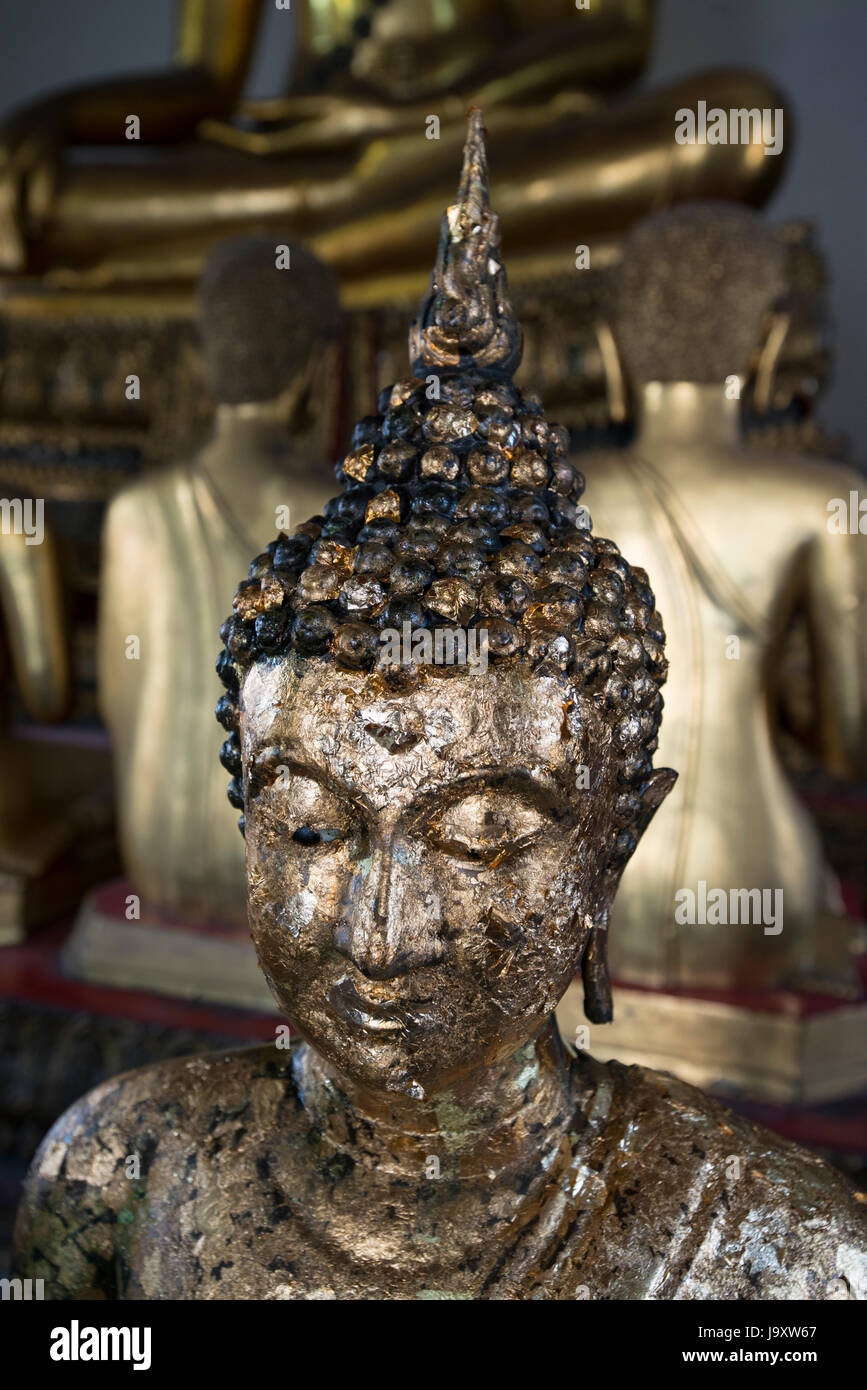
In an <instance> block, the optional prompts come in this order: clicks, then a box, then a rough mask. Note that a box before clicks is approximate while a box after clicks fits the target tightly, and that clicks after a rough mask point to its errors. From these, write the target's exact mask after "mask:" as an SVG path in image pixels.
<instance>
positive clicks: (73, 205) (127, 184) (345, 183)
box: [0, 0, 785, 303]
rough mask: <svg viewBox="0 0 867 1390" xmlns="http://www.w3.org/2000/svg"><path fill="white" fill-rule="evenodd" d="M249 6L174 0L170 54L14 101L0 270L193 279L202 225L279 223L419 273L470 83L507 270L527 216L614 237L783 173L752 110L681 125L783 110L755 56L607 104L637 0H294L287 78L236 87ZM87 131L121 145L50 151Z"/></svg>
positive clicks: (1, 162) (4, 138)
mask: <svg viewBox="0 0 867 1390" xmlns="http://www.w3.org/2000/svg"><path fill="white" fill-rule="evenodd" d="M263 9H264V7H263V4H262V0H184V2H183V3H182V4H181V5H180V7H179V26H178V45H177V64H176V66H175V67H173V68H172V69H170V70H169V71H167V72H164V73H160V74H156V75H143V76H141V77H121V78H118V79H114V80H108V81H104V82H100V83H98V84H92V85H88V86H86V87H82V88H77V89H73V90H70V91H66V92H60V93H56V94H54V95H52V96H51V97H49V98H46V99H43V100H41V101H39V102H37V103H35V104H34V105H31V106H29V107H28V108H27V109H26V110H21V111H18V112H16V113H14V114H13V115H12V116H11V117H9V118H8V119H7V121H6V123H5V125H4V127H3V129H2V132H0V269H2V270H5V271H6V272H10V273H13V274H21V273H35V274H38V275H40V276H43V277H47V279H48V281H49V283H54V284H59V285H67V286H69V285H77V286H79V287H80V286H82V285H91V286H92V287H98V288H104V287H106V286H110V285H112V284H120V283H126V284H129V283H131V282H136V283H140V282H141V281H143V280H144V281H150V282H153V281H160V282H167V281H177V280H179V279H180V280H183V281H185V282H186V281H189V280H190V278H191V277H193V276H194V275H195V274H196V273H197V272H198V271H199V270H200V268H201V264H202V260H203V257H204V256H205V254H206V252H207V250H208V248H209V246H210V245H212V244H213V243H214V242H215V241H217V240H219V239H221V238H224V237H225V236H227V235H229V234H232V233H235V232H237V231H239V230H242V229H250V228H251V227H256V228H259V229H261V228H263V227H264V226H266V225H268V226H272V225H276V224H279V225H280V226H282V227H285V229H286V231H287V232H288V233H289V234H292V235H296V236H303V237H304V238H305V240H307V241H308V242H310V244H311V245H312V246H313V247H314V249H315V250H316V251H317V252H318V253H319V254H320V255H321V256H322V258H323V259H324V260H326V261H327V262H328V263H329V264H331V265H332V266H333V267H334V268H335V269H336V270H337V271H338V273H339V275H340V279H341V283H342V285H343V286H344V289H345V290H349V289H350V287H351V292H352V294H354V297H355V300H356V302H362V301H364V302H368V303H369V302H383V297H384V295H383V286H382V281H383V278H385V279H387V280H388V281H389V283H393V282H394V277H395V275H398V274H400V273H404V272H405V273H407V274H409V275H410V276H412V277H418V283H419V284H420V283H421V279H423V277H424V273H425V266H426V262H427V258H428V256H429V254H430V248H429V246H428V244H427V236H428V235H429V228H430V226H431V217H432V216H434V217H435V216H436V215H437V211H438V209H439V207H440V206H441V205H442V200H443V199H444V198H446V197H447V196H448V195H449V178H450V173H451V170H452V168H453V167H454V162H455V159H456V158H457V157H458V156H459V152H460V148H461V145H462V142H463V120H464V114H465V111H466V107H467V104H468V102H469V100H470V99H478V100H481V101H483V102H484V105H485V110H486V112H487V123H488V129H489V141H490V146H491V150H492V154H493V155H494V157H496V159H497V164H498V167H499V168H500V169H501V170H502V171H503V177H502V185H501V190H502V191H501V198H502V205H503V214H502V215H503V224H504V231H505V236H506V239H507V242H508V245H509V249H510V253H511V257H512V261H513V264H514V265H515V266H516V269H517V270H518V271H519V273H520V269H521V266H522V263H523V262H524V261H528V262H533V261H534V258H536V257H537V253H538V245H539V237H540V233H541V232H543V231H544V239H545V244H546V248H547V249H548V250H551V249H554V248H555V247H556V250H557V254H558V255H561V254H562V253H563V252H564V251H565V249H566V248H567V247H570V246H571V245H572V244H574V241H575V240H576V238H577V239H578V240H580V241H582V242H584V243H588V244H590V245H593V244H604V243H605V242H606V241H608V242H610V241H611V239H612V238H613V240H614V241H617V240H618V239H619V237H620V235H622V233H623V231H624V230H625V229H626V228H627V227H628V226H629V225H630V224H631V223H632V222H633V221H634V220H635V218H636V217H638V216H640V215H641V214H642V213H643V212H649V211H651V210H652V209H653V208H656V207H658V206H660V205H661V204H663V203H669V202H676V201H680V200H682V199H684V198H688V197H693V198H697V197H708V196H722V197H729V198H733V199H739V200H743V201H746V202H750V203H761V202H763V201H764V199H765V198H766V197H767V196H768V194H769V193H770V192H771V191H772V189H773V188H774V187H775V186H776V183H777V180H778V179H779V176H780V174H781V173H782V169H783V165H784V162H785V161H784V159H781V158H767V157H765V155H766V153H767V151H766V150H764V149H763V148H762V145H761V139H760V135H759V133H758V132H757V131H756V130H753V131H752V133H751V134H750V136H749V138H748V139H746V140H745V141H744V143H725V144H721V143H716V144H713V143H703V144H692V145H684V144H679V143H677V141H676V139H675V130H676V113H677V112H678V111H679V110H683V109H684V108H690V109H691V108H695V107H696V106H697V104H698V103H699V102H700V101H705V102H706V103H707V106H708V107H711V108H713V107H721V108H723V109H724V110H726V111H727V110H729V109H730V108H739V109H743V110H744V111H745V112H752V111H756V112H758V111H760V110H764V109H771V110H783V109H784V108H785V102H784V101H783V99H782V98H781V96H780V94H779V93H778V92H777V91H775V90H774V88H773V87H772V86H771V85H770V84H769V83H767V82H766V81H765V80H763V79H762V78H761V77H757V76H755V75H752V74H747V73H740V72H731V71H730V72H716V73H708V74H705V75H704V76H702V77H699V78H695V79H689V80H687V81H682V82H680V83H678V84H676V85H675V86H674V87H672V88H670V89H668V90H667V91H665V92H661V93H658V94H655V95H653V96H651V97H642V98H640V99H637V100H632V101H631V102H629V103H628V104H626V105H624V106H618V107H617V108H616V109H615V108H613V107H611V106H610V105H609V102H608V99H609V97H610V96H611V94H612V93H614V92H616V91H618V90H620V89H622V88H624V87H625V86H626V85H627V84H628V83H629V82H630V81H631V80H632V79H634V78H635V77H637V76H638V74H639V73H640V71H641V69H642V67H643V65H644V63H645V61H646V58H647V54H648V50H649V44H650V39H651V33H652V21H653V14H654V5H653V3H652V0H592V3H591V5H590V7H589V8H588V9H587V10H584V9H578V8H577V7H576V5H575V4H574V0H535V3H534V4H533V5H532V6H528V5H526V4H521V3H519V0H463V3H462V4H460V5H458V6H455V5H446V6H443V5H441V4H439V3H437V0H379V2H377V0H346V3H337V0H328V2H327V3H316V4H314V3H312V0H306V3H305V0H301V3H300V4H299V6H298V26H297V40H298V41H297V44H296V56H295V63H294V71H293V74H292V79H291V86H292V94H291V95H289V96H286V97H283V98H279V99H276V100H271V101H265V102H255V103H249V102H248V103H246V104H245V103H240V95H241V92H242V89H243V87H244V83H245V79H246V76H247V73H248V70H249V68H250V64H251V61H252V58H253V56H254V53H255V51H256V42H257V27H258V25H259V22H260V19H261V17H262V13H263ZM285 18H286V23H287V25H289V24H293V18H294V17H290V15H289V14H288V13H287V14H286V16H285ZM291 32H294V30H293V31H289V30H287V35H286V43H287V52H288V50H289V47H290V33H291ZM421 141H424V145H421V144H420V142H421ZM82 145H83V146H87V145H90V146H93V145H117V146H120V147H126V149H127V150H128V151H129V157H128V158H127V159H121V160H120V161H119V160H118V158H117V157H116V155H115V157H112V158H110V159H106V160H104V161H102V162H100V161H99V160H94V159H92V158H89V159H88V161H87V163H85V164H82V163H80V162H79V163H76V162H75V161H73V160H71V159H70V158H69V157H68V153H67V152H68V150H69V148H70V147H73V146H82ZM141 146H147V147H150V151H149V154H150V157H149V158H148V159H147V160H143V159H142V158H141V157H140V155H141ZM154 147H162V148H161V149H155V148H154ZM420 149H423V150H424V157H423V158H421V157H420Z"/></svg>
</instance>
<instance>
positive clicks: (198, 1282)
mask: <svg viewBox="0 0 867 1390" xmlns="http://www.w3.org/2000/svg"><path fill="white" fill-rule="evenodd" d="M282 1171H283V1172H284V1174H285V1172H286V1170H285V1169H283V1170H282ZM543 1206H544V1203H541V1204H540V1205H536V1204H531V1205H530V1206H529V1207H528V1206H527V1203H526V1200H525V1198H524V1196H523V1195H522V1194H520V1193H513V1192H511V1191H510V1190H509V1189H508V1188H499V1189H498V1188H496V1187H495V1186H491V1185H484V1184H480V1185H479V1186H478V1188H475V1187H472V1186H470V1187H466V1186H464V1185H460V1186H459V1185H457V1184H449V1183H448V1182H444V1181H439V1182H438V1181H437V1180H433V1179H432V1180H430V1181H429V1182H425V1183H418V1184H415V1185H412V1184H407V1183H406V1182H402V1181H400V1180H391V1181H389V1180H374V1181H371V1179H370V1174H369V1173H365V1174H364V1175H363V1176H362V1175H360V1174H356V1173H353V1172H333V1173H330V1174H323V1173H322V1172H321V1171H320V1170H319V1168H318V1167H314V1168H311V1167H309V1166H308V1165H306V1164H304V1163H298V1164H296V1165H293V1167H292V1169H291V1177H289V1178H287V1177H285V1176H284V1177H283V1178H282V1179H280V1180H278V1179H276V1178H275V1177H273V1176H272V1172H271V1165H270V1164H269V1162H268V1159H267V1156H266V1155H264V1154H258V1155H238V1156H235V1157H234V1158H233V1159H232V1160H231V1161H227V1160H226V1157H225V1156H223V1159H222V1161H220V1162H219V1164H212V1165H208V1164H206V1163H204V1162H202V1161H200V1163H199V1170H198V1173H197V1175H196V1178H195V1180H194V1181H190V1182H185V1183H184V1184H179V1185H178V1186H176V1187H174V1188H172V1189H171V1190H170V1191H168V1192H166V1193H164V1194H162V1196H161V1198H160V1199H159V1200H154V1198H153V1197H152V1199H151V1202H150V1207H149V1211H148V1213H147V1214H144V1213H142V1215H141V1216H140V1218H139V1219H137V1222H136V1227H135V1229H129V1230H128V1231H127V1232H125V1237H124V1242H123V1249H122V1265H123V1268H124V1271H125V1278H124V1283H125V1285H126V1296H127V1297H131V1298H134V1297H138V1298H141V1297H144V1298H148V1299H151V1298H177V1299H255V1300H271V1299H275V1300H280V1299H300V1300H305V1299H313V1300H318V1299H337V1300H345V1299H346V1300H351V1299H376V1300H380V1299H421V1300H438V1299H485V1298H489V1297H497V1296H498V1295H497V1289H498V1287H499V1286H500V1284H501V1281H502V1279H503V1278H504V1276H507V1275H508V1271H509V1270H510V1269H511V1268H512V1266H513V1264H514V1263H515V1261H516V1259H518V1260H519V1263H520V1264H521V1266H522V1267H523V1266H524V1265H525V1264H527V1265H528V1267H536V1266H538V1263H539V1262H540V1261H541V1260H544V1259H545V1258H546V1257H547V1244H546V1242H547V1241H548V1236H547V1235H545V1234H544V1233H543V1229H542V1228H543V1225H544V1215H545V1213H544V1211H543V1210H542V1209H541V1207H543ZM555 1239H556V1237H555ZM531 1282H532V1281H531ZM543 1296H544V1295H543Z"/></svg>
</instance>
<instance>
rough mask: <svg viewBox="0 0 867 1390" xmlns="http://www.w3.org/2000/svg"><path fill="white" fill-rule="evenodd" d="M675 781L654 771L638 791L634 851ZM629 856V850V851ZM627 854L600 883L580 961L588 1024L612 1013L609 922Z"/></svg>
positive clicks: (673, 775)
mask: <svg viewBox="0 0 867 1390" xmlns="http://www.w3.org/2000/svg"><path fill="white" fill-rule="evenodd" d="M676 781H677V773H676V772H672V770H671V768H669V767H660V768H657V769H656V771H655V772H653V773H651V775H650V777H648V779H647V781H646V782H645V783H644V786H643V787H642V789H641V810H640V812H639V815H638V818H637V820H636V822H635V824H634V826H633V832H634V836H633V841H632V849H633V850H634V849H635V846H636V845H637V843H638V841H639V840H640V838H641V836H642V835H643V834H644V831H645V830H646V829H647V827H648V825H649V824H650V822H651V820H652V819H653V817H654V816H655V814H656V812H657V810H658V809H659V807H660V806H661V805H662V803H663V801H664V800H665V798H666V797H667V796H668V793H669V792H670V791H671V789H672V787H673V786H674V784H675V782H676ZM630 853H631V851H630ZM630 853H627V854H623V853H619V854H617V855H615V856H614V857H613V858H612V860H611V863H610V864H609V866H608V869H607V871H606V873H605V876H604V878H603V883H602V905H600V906H599V907H597V909H596V912H595V913H594V914H593V926H592V927H591V928H590V936H589V939H588V941H587V945H586V946H585V948H584V955H583V958H582V960H581V978H582V979H583V981H584V1013H585V1014H586V1016H587V1018H588V1019H589V1021H590V1022H591V1023H610V1022H611V1020H612V1018H613V1016H614V1010H613V1006H612V1000H611V980H610V978H609V975H608V922H609V917H610V913H611V903H612V902H613V901H614V895H615V893H616V891H617V885H618V883H619V882H620V875H621V874H622V873H623V870H624V869H625V867H626V865H627V863H628V862H629V858H630Z"/></svg>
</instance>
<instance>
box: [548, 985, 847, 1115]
mask: <svg viewBox="0 0 867 1390" xmlns="http://www.w3.org/2000/svg"><path fill="white" fill-rule="evenodd" d="M734 998H735V996H732V999H734ZM582 1000H583V995H582V990H581V987H580V984H572V985H571V986H570V987H569V989H568V990H567V992H566V994H565V995H564V997H563V1000H562V1002H561V1004H560V1007H559V1009H558V1010H557V1020H558V1023H559V1025H560V1031H561V1032H562V1034H563V1036H564V1037H565V1038H568V1039H569V1040H572V1041H574V1040H576V1038H577V1041H578V1043H579V1045H581V1044H584V1046H585V1048H586V1050H587V1051H589V1052H591V1053H592V1054H593V1056H594V1057H597V1058H599V1060H601V1061H606V1062H607V1061H610V1060H611V1059H612V1058H613V1059H615V1060H617V1061H619V1062H623V1063H626V1064H635V1065H639V1066H644V1067H653V1068H654V1069H656V1070H658V1071H665V1072H672V1073H673V1074H674V1075H675V1076H678V1077H680V1078H681V1079H682V1080H684V1081H687V1082H689V1083H690V1084H692V1085H694V1086H699V1087H701V1089H702V1090H705V1091H710V1092H713V1093H714V1094H716V1095H721V1096H728V1097H731V1098H735V1097H744V1098H747V1099H751V1100H760V1101H771V1102H775V1103H778V1104H794V1105H814V1104H821V1103H823V1102H825V1101H831V1100H839V1099H842V1098H843V1097H846V1096H851V1095H853V1094H855V1093H856V1092H857V1091H859V1090H861V1089H863V1088H864V1087H865V1086H867V1003H865V1002H861V1003H854V1004H853V1003H848V1002H840V1001H838V1000H830V999H826V1000H822V1002H821V1003H817V997H816V996H808V995H805V994H797V993H795V992H794V991H791V992H789V991H787V992H785V993H784V992H780V993H778V994H776V995H774V996H769V997H768V1000H767V1002H766V1004H765V1006H764V1007H761V1008H760V1007H757V1006H756V1001H750V1002H749V1003H747V1002H746V1001H744V1002H743V1003H741V1004H738V1003H736V1002H731V1003H724V1002H721V1001H713V1000H709V999H698V998H695V997H685V996H683V995H679V996H678V995H673V994H662V993H657V992H655V991H652V990H643V989H635V988H630V987H628V986H623V985H621V986H619V987H615V990H614V1021H613V1022H612V1023H606V1024H595V1025H593V1026H592V1027H588V1025H587V1022H586V1019H585V1017H584V1008H583V1002H582ZM579 1029H583V1030H584V1032H583V1033H582V1032H579ZM588 1034H589V1037H588Z"/></svg>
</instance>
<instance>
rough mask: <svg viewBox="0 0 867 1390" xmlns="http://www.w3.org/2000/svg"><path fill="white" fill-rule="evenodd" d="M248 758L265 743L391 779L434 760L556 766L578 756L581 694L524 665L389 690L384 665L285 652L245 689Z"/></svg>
mask: <svg viewBox="0 0 867 1390" xmlns="http://www.w3.org/2000/svg"><path fill="white" fill-rule="evenodd" d="M242 704H243V714H242V733H243V737H244V747H245V752H246V755H247V757H248V759H249V758H252V757H255V756H256V753H257V752H258V751H259V750H261V749H264V748H268V749H273V748H276V749H283V748H285V749H286V751H287V754H292V753H295V754H298V755H303V758H304V760H305V761H313V762H321V763H324V764H325V765H327V766H329V767H330V768H331V770H332V771H335V772H338V773H339V772H341V771H342V772H343V773H344V774H346V773H347V772H349V771H350V770H352V769H354V770H356V772H357V771H359V770H362V769H364V768H365V767H370V768H374V769H375V770H376V775H377V778H378V779H380V780H382V779H384V780H385V781H386V782H390V781H392V780H399V779H406V777H407V774H411V773H412V770H413V769H415V771H416V773H417V778H416V777H415V776H413V777H411V780H413V781H415V780H417V779H418V780H420V779H422V778H423V777H424V775H425V773H427V772H430V771H433V770H435V769H441V770H442V771H443V772H445V771H447V770H448V771H449V772H450V773H455V772H472V771H474V770H480V769H481V768H483V767H484V768H497V767H502V768H503V769H504V770H505V769H508V768H509V767H512V766H521V767H524V768H529V769H532V768H533V767H534V766H538V767H539V768H540V769H545V768H547V769H552V770H553V769H556V768H557V767H559V766H560V764H561V763H562V762H563V761H564V758H569V759H570V760H571V759H573V758H574V757H575V754H576V751H577V749H576V744H577V742H579V741H580V740H576V723H575V719H574V702H573V701H571V699H570V692H569V689H568V687H567V686H566V685H564V684H563V683H562V682H560V681H558V680H557V679H556V678H554V677H539V676H530V675H528V674H525V673H522V672H520V671H517V670H516V671H503V670H502V669H501V668H500V669H497V670H496V671H495V672H494V671H491V669H490V668H489V670H488V671H487V672H483V673H477V674H469V673H466V674H465V673H460V674H455V673H451V674H449V675H448V676H445V677H438V676H434V677H429V678H428V677H425V675H424V674H422V675H421V677H420V678H419V680H418V681H417V682H416V683H415V684H414V685H413V687H412V688H411V689H409V690H408V691H405V692H401V693H399V694H396V693H394V692H393V691H390V690H389V689H388V688H387V687H386V686H385V684H384V682H383V680H382V678H381V677H379V676H377V675H376V674H372V675H369V674H362V673H346V672H342V671H339V670H337V669H336V668H333V667H326V666H324V665H323V666H321V667H319V669H316V667H314V665H313V663H308V664H307V669H306V670H304V671H300V672H299V670H298V668H297V667H296V666H295V665H294V663H292V662H290V661H285V662H281V663H275V664H273V665H267V666H266V665H261V666H257V667H254V668H253V670H251V672H250V673H249V675H248V676H247V679H246V681H245V684H244V690H243V701H242Z"/></svg>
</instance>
